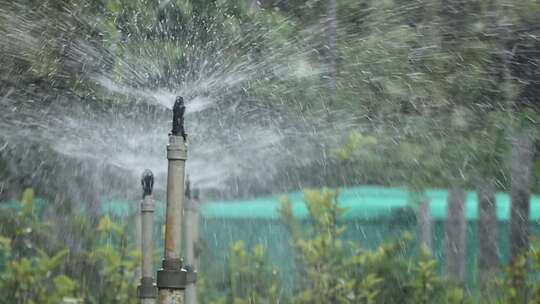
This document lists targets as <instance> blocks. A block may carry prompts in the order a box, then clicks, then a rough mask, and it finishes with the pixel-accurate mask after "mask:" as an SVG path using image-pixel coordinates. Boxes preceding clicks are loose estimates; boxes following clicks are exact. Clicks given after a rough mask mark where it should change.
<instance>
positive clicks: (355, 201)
mask: <svg viewBox="0 0 540 304" xmlns="http://www.w3.org/2000/svg"><path fill="white" fill-rule="evenodd" d="M424 195H425V197H427V198H428V200H429V201H430V206H431V215H432V218H433V219H434V220H444V219H445V218H446V212H447V210H446V199H447V196H448V191H447V190H441V189H430V190H427V191H425V193H424ZM283 197H288V198H289V199H290V200H291V203H292V205H293V212H294V215H295V216H296V217H297V218H300V219H304V218H306V217H307V214H308V211H307V209H306V206H305V205H304V202H303V193H302V192H291V193H285V194H281V195H274V196H267V197H262V198H257V199H252V200H244V201H221V202H209V203H205V204H203V206H202V209H201V214H202V216H203V217H205V218H229V219H266V220H270V219H278V218H279V213H278V211H277V208H278V207H279V201H280V199H281V198H283ZM409 198H410V196H409V193H408V191H407V190H406V189H402V188H385V187H373V186H362V187H353V188H345V189H341V190H339V199H338V200H339V203H340V205H341V206H342V207H344V208H346V210H347V211H346V212H345V214H344V219H345V220H350V219H375V218H380V217H385V216H391V215H393V214H395V212H396V211H397V210H399V209H403V208H407V207H409V206H411V204H410V199H409ZM496 201H497V218H498V219H499V221H507V220H508V219H509V218H510V216H509V213H510V198H509V195H508V194H507V193H497V194H496ZM466 207H467V209H466V217H467V220H477V219H478V201H477V195H476V192H474V191H468V192H467V202H466ZM530 215H531V220H533V221H536V220H540V197H539V196H532V197H531V214H530Z"/></svg>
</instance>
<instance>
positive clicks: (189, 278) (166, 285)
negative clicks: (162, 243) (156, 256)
mask: <svg viewBox="0 0 540 304" xmlns="http://www.w3.org/2000/svg"><path fill="white" fill-rule="evenodd" d="M196 281H197V272H196V271H194V270H193V268H192V267H190V266H186V267H183V266H182V260H180V259H169V260H163V263H162V268H161V269H160V270H158V273H157V287H158V289H180V290H184V289H186V286H187V285H189V284H192V283H195V282H196Z"/></svg>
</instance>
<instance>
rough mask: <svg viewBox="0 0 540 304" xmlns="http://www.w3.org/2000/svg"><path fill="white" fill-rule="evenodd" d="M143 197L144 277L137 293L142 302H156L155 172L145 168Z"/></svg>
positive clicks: (142, 260) (142, 246)
mask: <svg viewBox="0 0 540 304" xmlns="http://www.w3.org/2000/svg"><path fill="white" fill-rule="evenodd" d="M141 186H142V189H143V198H142V201H141V207H140V210H141V231H140V232H139V233H140V235H141V254H142V259H141V262H142V263H141V264H142V267H141V269H142V277H141V284H140V285H139V286H138V288H137V294H138V296H139V299H141V303H142V304H154V303H155V302H156V298H157V294H158V292H157V288H156V285H155V284H154V275H153V265H152V264H153V263H152V257H153V252H154V246H153V244H154V243H153V238H152V236H153V231H154V210H155V205H156V204H155V202H154V200H153V199H152V190H153V187H154V174H153V173H152V171H150V170H148V169H147V170H145V171H144V173H143V175H142V178H141Z"/></svg>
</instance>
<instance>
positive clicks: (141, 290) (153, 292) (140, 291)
mask: <svg viewBox="0 0 540 304" xmlns="http://www.w3.org/2000/svg"><path fill="white" fill-rule="evenodd" d="M157 295H158V290H157V288H156V284H154V279H153V278H151V277H142V278H141V285H139V286H137V296H138V297H139V299H155V298H157Z"/></svg>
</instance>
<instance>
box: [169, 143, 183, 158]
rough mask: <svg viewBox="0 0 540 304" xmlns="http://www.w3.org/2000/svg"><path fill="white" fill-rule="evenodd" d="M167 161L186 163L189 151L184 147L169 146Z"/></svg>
mask: <svg viewBox="0 0 540 304" xmlns="http://www.w3.org/2000/svg"><path fill="white" fill-rule="evenodd" d="M167 159H168V160H184V161H185V160H186V159H187V149H186V148H185V147H182V146H177V145H168V146H167Z"/></svg>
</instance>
